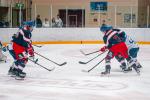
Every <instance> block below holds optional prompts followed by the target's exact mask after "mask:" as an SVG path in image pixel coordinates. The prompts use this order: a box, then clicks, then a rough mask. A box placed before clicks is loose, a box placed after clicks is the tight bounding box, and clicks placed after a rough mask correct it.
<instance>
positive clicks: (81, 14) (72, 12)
mask: <svg viewBox="0 0 150 100" xmlns="http://www.w3.org/2000/svg"><path fill="white" fill-rule="evenodd" d="M59 15H60V18H61V19H62V21H63V24H64V27H85V9H67V10H66V9H60V10H59Z"/></svg>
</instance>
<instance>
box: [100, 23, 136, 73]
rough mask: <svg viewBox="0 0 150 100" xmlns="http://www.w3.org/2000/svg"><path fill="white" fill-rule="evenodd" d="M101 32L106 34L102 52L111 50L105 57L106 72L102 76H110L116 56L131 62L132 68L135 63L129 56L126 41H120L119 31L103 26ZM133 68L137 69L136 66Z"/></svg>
mask: <svg viewBox="0 0 150 100" xmlns="http://www.w3.org/2000/svg"><path fill="white" fill-rule="evenodd" d="M100 30H101V32H103V33H104V37H103V41H104V43H105V46H104V47H102V48H101V49H100V51H102V52H104V51H105V50H106V49H108V50H109V52H108V53H107V55H106V57H105V63H106V65H105V71H104V72H102V73H101V74H103V75H106V74H110V69H111V65H110V61H111V59H112V58H113V57H115V56H122V57H123V58H125V59H126V60H127V61H128V62H129V64H130V66H133V65H134V62H133V60H132V59H131V57H130V56H129V55H128V48H127V46H126V44H125V43H124V41H122V40H121V39H120V37H119V34H117V31H115V30H113V27H112V26H108V25H106V24H103V25H102V26H101V28H100ZM133 68H134V69H137V68H136V66H133Z"/></svg>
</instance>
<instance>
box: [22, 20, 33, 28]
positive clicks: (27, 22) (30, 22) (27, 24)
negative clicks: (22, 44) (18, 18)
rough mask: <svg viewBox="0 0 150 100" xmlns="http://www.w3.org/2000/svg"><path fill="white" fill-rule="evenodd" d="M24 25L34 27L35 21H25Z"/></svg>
mask: <svg viewBox="0 0 150 100" xmlns="http://www.w3.org/2000/svg"><path fill="white" fill-rule="evenodd" d="M23 25H24V26H29V27H34V26H35V21H26V22H24V23H23Z"/></svg>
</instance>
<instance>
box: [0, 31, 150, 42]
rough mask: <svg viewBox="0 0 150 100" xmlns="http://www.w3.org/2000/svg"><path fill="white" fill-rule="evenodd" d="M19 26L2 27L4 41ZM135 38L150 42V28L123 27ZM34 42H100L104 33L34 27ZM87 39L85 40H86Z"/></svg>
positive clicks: (0, 33)
mask: <svg viewBox="0 0 150 100" xmlns="http://www.w3.org/2000/svg"><path fill="white" fill-rule="evenodd" d="M17 30H18V29H17V28H1V29H0V37H1V39H2V42H5V43H8V42H9V41H10V40H11V36H12V35H13V34H14V33H16V32H17ZM122 30H124V31H125V32H126V33H127V34H128V35H130V36H131V37H132V38H133V39H134V40H136V41H138V42H140V43H145V44H150V28H122ZM32 35H33V37H32V40H33V42H34V43H58V44H59V43H60V44H61V43H64V42H65V43H69V44H70V43H81V41H82V43H86V42H87V43H92V42H93V43H99V42H100V41H102V37H103V34H102V33H101V32H100V31H99V28H34V31H33V32H32ZM84 41H85V42H84Z"/></svg>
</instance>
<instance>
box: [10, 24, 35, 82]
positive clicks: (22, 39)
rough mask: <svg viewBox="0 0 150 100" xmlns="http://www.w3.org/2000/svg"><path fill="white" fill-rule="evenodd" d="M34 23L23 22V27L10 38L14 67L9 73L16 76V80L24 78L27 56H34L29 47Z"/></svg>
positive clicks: (30, 46)
mask: <svg viewBox="0 0 150 100" xmlns="http://www.w3.org/2000/svg"><path fill="white" fill-rule="evenodd" d="M33 26H34V22H25V23H24V25H23V27H21V28H20V29H19V31H18V32H17V33H16V34H14V35H13V37H12V50H13V52H14V54H15V55H14V59H15V60H16V61H15V67H14V68H13V70H11V68H10V72H11V73H13V74H14V75H16V79H22V78H24V77H25V76H26V73H25V72H23V69H24V68H25V66H26V63H27V61H28V56H27V54H28V53H29V54H30V55H31V56H34V53H33V48H32V45H31V36H32V34H31V32H32V30H33Z"/></svg>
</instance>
